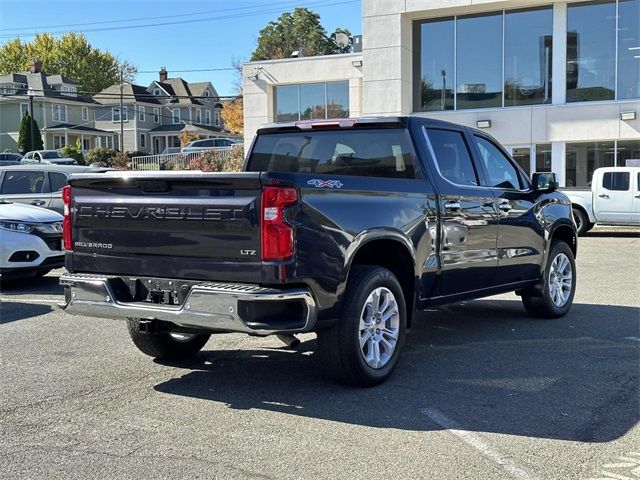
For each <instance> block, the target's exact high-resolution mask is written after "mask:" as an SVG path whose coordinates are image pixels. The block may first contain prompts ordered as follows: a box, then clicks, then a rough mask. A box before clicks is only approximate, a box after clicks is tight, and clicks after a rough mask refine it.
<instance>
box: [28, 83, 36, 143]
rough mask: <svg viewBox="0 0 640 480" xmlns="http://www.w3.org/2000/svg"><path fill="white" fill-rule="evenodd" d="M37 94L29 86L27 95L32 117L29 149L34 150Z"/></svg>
mask: <svg viewBox="0 0 640 480" xmlns="http://www.w3.org/2000/svg"><path fill="white" fill-rule="evenodd" d="M34 94H35V91H34V90H33V87H29V90H27V95H29V116H30V117H31V118H30V122H29V124H30V127H31V142H30V143H31V144H30V145H29V151H30V152H33V142H34V138H33V137H34V136H35V132H34V128H33V127H34V119H33V95H34Z"/></svg>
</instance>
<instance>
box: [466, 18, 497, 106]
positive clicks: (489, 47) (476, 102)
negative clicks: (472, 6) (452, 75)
mask: <svg viewBox="0 0 640 480" xmlns="http://www.w3.org/2000/svg"><path fill="white" fill-rule="evenodd" d="M456 28H457V44H456V59H457V65H456V67H457V76H456V78H457V86H456V95H457V99H456V104H457V108H458V109H459V110H461V109H465V108H487V107H501V106H502V13H499V14H492V15H475V16H469V17H458V18H457V26H456Z"/></svg>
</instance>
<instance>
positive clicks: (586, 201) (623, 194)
mask: <svg viewBox="0 0 640 480" xmlns="http://www.w3.org/2000/svg"><path fill="white" fill-rule="evenodd" d="M590 183H591V185H590V186H591V188H583V189H580V188H564V189H562V191H563V192H564V193H565V194H566V195H567V197H569V200H571V205H572V208H573V218H574V219H575V221H576V225H577V228H578V235H582V234H584V233H586V232H588V231H589V230H591V229H592V228H593V226H594V225H595V224H596V223H597V224H599V225H640V167H604V168H597V169H596V170H595V171H594V172H593V177H592V180H591V182H590Z"/></svg>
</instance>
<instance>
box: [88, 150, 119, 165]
mask: <svg viewBox="0 0 640 480" xmlns="http://www.w3.org/2000/svg"><path fill="white" fill-rule="evenodd" d="M115 156H116V151H115V150H114V149H113V148H94V149H92V150H89V151H88V152H87V154H86V155H85V160H86V163H88V164H93V163H98V164H101V165H103V166H105V167H106V166H108V165H109V163H110V160H111V159H112V158H113V157H115Z"/></svg>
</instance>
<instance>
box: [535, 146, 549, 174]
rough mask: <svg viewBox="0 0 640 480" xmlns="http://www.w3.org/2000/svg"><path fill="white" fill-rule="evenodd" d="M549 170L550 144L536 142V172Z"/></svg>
mask: <svg viewBox="0 0 640 480" xmlns="http://www.w3.org/2000/svg"><path fill="white" fill-rule="evenodd" d="M550 171H551V144H550V143H538V144H537V145H536V172H550Z"/></svg>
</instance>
